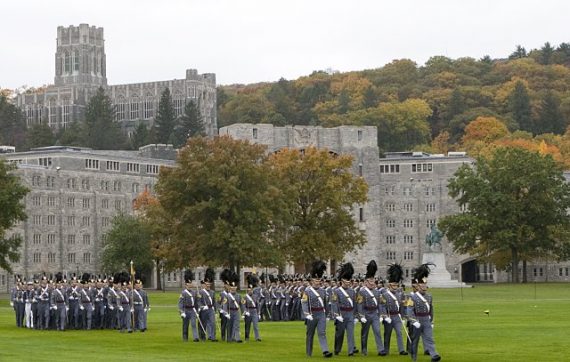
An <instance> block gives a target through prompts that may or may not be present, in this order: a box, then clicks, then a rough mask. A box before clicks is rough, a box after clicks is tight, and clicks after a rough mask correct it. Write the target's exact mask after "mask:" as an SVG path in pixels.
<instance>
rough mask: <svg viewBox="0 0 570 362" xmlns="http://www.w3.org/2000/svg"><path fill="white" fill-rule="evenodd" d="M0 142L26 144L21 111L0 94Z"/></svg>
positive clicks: (15, 145)
mask: <svg viewBox="0 0 570 362" xmlns="http://www.w3.org/2000/svg"><path fill="white" fill-rule="evenodd" d="M0 144H2V145H9V146H14V147H16V150H18V151H20V150H22V149H23V148H24V147H25V146H26V121H25V118H24V114H23V113H22V111H21V110H20V109H19V108H18V107H16V106H15V105H14V104H12V103H11V102H9V101H8V98H6V97H5V96H4V95H0Z"/></svg>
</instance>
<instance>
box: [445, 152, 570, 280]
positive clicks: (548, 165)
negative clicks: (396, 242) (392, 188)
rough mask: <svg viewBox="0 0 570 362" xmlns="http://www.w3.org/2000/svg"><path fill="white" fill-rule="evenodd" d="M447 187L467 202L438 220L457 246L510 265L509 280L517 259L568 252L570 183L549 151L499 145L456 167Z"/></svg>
mask: <svg viewBox="0 0 570 362" xmlns="http://www.w3.org/2000/svg"><path fill="white" fill-rule="evenodd" d="M448 187H449V195H450V196H451V197H454V198H456V201H457V203H458V204H459V205H461V206H467V211H464V212H462V213H460V214H456V215H450V216H445V217H444V218H442V219H441V221H440V222H439V227H440V229H441V230H442V231H443V232H444V233H445V234H446V235H447V237H448V239H449V240H450V242H451V243H452V244H453V247H454V249H455V251H458V252H460V253H469V254H471V255H475V256H477V257H478V258H481V259H483V260H490V261H492V262H494V263H495V264H496V267H497V268H498V269H507V270H508V269H510V271H511V272H512V280H513V282H518V281H519V273H518V265H519V261H520V260H523V261H528V260H532V259H533V258H535V257H537V256H538V255H545V254H549V255H550V256H552V257H557V258H559V259H565V258H567V257H568V249H569V247H568V246H569V240H570V237H569V236H570V234H569V233H568V230H569V228H570V222H569V219H568V215H567V212H566V210H567V209H568V208H569V207H570V185H569V184H567V183H566V181H565V179H564V176H563V174H562V169H561V167H560V166H559V165H557V164H556V163H555V162H554V160H553V159H552V157H551V156H549V155H547V156H543V155H541V154H540V153H538V152H531V151H527V150H524V149H519V148H498V149H497V150H495V152H494V153H493V154H492V155H491V157H490V158H489V159H485V158H483V157H480V158H478V159H477V162H476V163H475V165H474V166H473V167H471V166H469V165H467V164H466V165H463V166H462V167H460V168H459V169H458V170H457V172H456V173H455V175H454V176H453V178H452V179H451V180H450V182H449V185H448ZM505 255H509V257H508V258H506V259H505ZM505 260H507V261H505ZM509 261H510V262H509Z"/></svg>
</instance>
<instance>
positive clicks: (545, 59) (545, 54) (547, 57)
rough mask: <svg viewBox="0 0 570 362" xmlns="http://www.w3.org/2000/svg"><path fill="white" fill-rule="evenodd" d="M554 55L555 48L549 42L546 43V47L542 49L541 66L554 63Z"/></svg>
mask: <svg viewBox="0 0 570 362" xmlns="http://www.w3.org/2000/svg"><path fill="white" fill-rule="evenodd" d="M553 54H554V48H553V47H552V45H550V43H549V42H546V43H544V46H543V47H542V48H540V58H539V62H540V64H544V65H548V64H550V63H551V62H552V55H553Z"/></svg>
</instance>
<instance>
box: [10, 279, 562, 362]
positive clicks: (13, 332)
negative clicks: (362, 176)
mask: <svg viewBox="0 0 570 362" xmlns="http://www.w3.org/2000/svg"><path fill="white" fill-rule="evenodd" d="M430 292H431V293H432V294H433V297H434V302H433V303H434V312H435V323H434V337H435V342H436V347H437V350H438V352H439V354H440V355H441V356H442V361H461V362H466V361H494V362H495V361H565V360H568V351H567V347H568V321H570V285H568V284H544V283H542V284H538V283H537V284H535V283H532V282H530V283H528V284H519V285H510V284H498V285H493V284H488V285H475V287H474V288H464V289H432V290H430ZM178 296H179V292H177V291H172V292H170V291H169V292H165V293H163V292H154V291H149V299H150V304H151V310H150V311H149V315H148V330H147V331H146V332H144V333H140V332H136V333H132V334H127V333H124V334H122V333H119V332H118V331H110V330H91V331H85V330H78V331H75V330H67V331H64V332H57V331H41V330H30V329H23V328H16V326H15V317H14V311H13V309H12V308H11V307H10V306H9V301H8V295H7V294H1V295H0V340H1V341H2V343H1V346H0V361H2V362H5V361H31V360H33V361H35V362H39V361H58V362H61V361H107V362H109V361H272V362H275V361H298V360H309V359H308V358H307V357H306V356H305V327H304V325H303V323H302V322H298V321H297V322H261V323H260V332H261V338H262V341H261V342H255V341H251V342H245V343H243V344H236V343H231V344H229V343H225V342H222V341H220V342H217V343H213V342H208V343H206V342H197V343H196V342H192V341H190V342H188V343H183V342H182V339H181V324H182V323H181V320H180V317H179V313H178V311H177V307H176V303H177V300H178ZM241 336H242V338H243V323H242V325H241ZM333 336H334V325H333V323H332V322H328V331H327V339H328V343H329V346H330V348H331V350H332V344H333ZM355 337H356V338H355V339H356V344H357V347H358V346H359V345H360V323H359V324H358V325H357V326H356V329H355ZM218 338H219V332H218ZM358 348H359V347H358ZM420 349H421V346H420ZM374 350H375V344H374V338H373V336H370V337H369V355H368V356H367V357H363V356H360V355H357V356H356V357H352V359H360V360H375V361H377V360H385V361H409V360H411V359H410V357H409V356H399V355H397V354H396V353H397V347H396V338H395V336H394V335H393V336H392V348H391V355H389V356H387V357H379V356H376V354H375V353H374V354H373V353H372V351H374ZM311 359H312V360H321V359H322V355H321V351H320V349H319V347H318V342H317V340H316V337H315V350H314V355H313V357H312V358H311ZM337 359H339V360H349V358H348V357H347V356H346V341H345V345H344V349H343V352H342V353H341V355H339V356H334V357H333V359H332V360H337ZM429 360H430V358H429V356H422V355H420V356H418V361H426V362H427V361H429Z"/></svg>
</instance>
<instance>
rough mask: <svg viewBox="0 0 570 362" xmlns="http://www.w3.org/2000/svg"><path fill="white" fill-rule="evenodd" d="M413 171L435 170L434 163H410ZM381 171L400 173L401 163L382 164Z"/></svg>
mask: <svg viewBox="0 0 570 362" xmlns="http://www.w3.org/2000/svg"><path fill="white" fill-rule="evenodd" d="M410 166H411V171H412V173H426V172H433V164H432V163H413V164H411V165H410ZM380 173H400V165H399V164H390V165H380Z"/></svg>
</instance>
